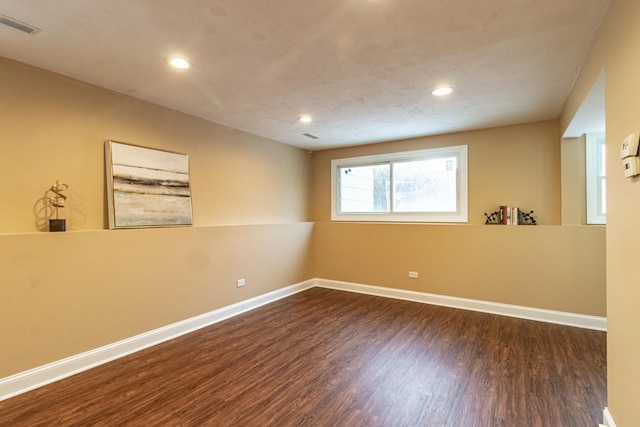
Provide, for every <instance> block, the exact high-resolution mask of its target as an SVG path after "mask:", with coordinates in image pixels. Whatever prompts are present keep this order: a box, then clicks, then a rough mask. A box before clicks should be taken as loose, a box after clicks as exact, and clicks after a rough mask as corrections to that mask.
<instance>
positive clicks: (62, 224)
mask: <svg viewBox="0 0 640 427" xmlns="http://www.w3.org/2000/svg"><path fill="white" fill-rule="evenodd" d="M67 188H69V186H68V185H67V184H60V183H59V182H58V181H56V183H55V184H53V185H52V186H51V188H49V190H48V191H47V193H50V192H51V193H53V195H52V196H50V197H47V200H48V201H49V204H50V205H51V206H53V207H54V209H55V212H56V219H50V220H49V231H66V230H67V222H66V220H65V219H62V218H60V216H59V213H60V212H59V210H60V209H62V208H64V203H65V201H66V200H67V196H65V195H64V194H62V192H63V191H65V190H66V189H67Z"/></svg>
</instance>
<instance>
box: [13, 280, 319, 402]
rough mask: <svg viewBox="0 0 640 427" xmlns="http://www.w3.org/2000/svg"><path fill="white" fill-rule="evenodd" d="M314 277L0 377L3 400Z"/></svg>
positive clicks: (293, 289)
mask: <svg viewBox="0 0 640 427" xmlns="http://www.w3.org/2000/svg"><path fill="white" fill-rule="evenodd" d="M314 284H315V281H314V280H307V281H305V282H301V283H298V284H295V285H291V286H287V287H285V288H281V289H278V290H275V291H273V292H269V293H266V294H263V295H259V296H257V297H254V298H250V299H247V300H244V301H240V302H238V303H236V304H232V305H229V306H226V307H222V308H220V309H218V310H214V311H211V312H209V313H205V314H202V315H200V316H196V317H192V318H190V319H186V320H183V321H181V322H177V323H173V324H171V325H167V326H164V327H161V328H158V329H154V330H152V331H149V332H145V333H143V334H140V335H136V336H133V337H131V338H127V339H124V340H122V341H118V342H115V343H112V344H108V345H105V346H103V347H99V348H96V349H93V350H90V351H87V352H84V353H81V354H77V355H75V356H71V357H68V358H66V359H62V360H58V361H56V362H53V363H49V364H46V365H43V366H39V367H37V368H34V369H30V370H28V371H25V372H20V373H18V374H15V375H12V376H9V377H6V378H2V379H0V402H1V401H3V400H6V399H9V398H11V397H13V396H17V395H19V394H22V393H25V392H27V391H30V390H33V389H36V388H38V387H42V386H44V385H47V384H50V383H53V382H55V381H58V380H61V379H63V378H67V377H70V376H71V375H75V374H77V373H80V372H83V371H86V370H88V369H91V368H94V367H96V366H99V365H102V364H105V363H107V362H111V361H112V360H115V359H118V358H121V357H124V356H127V355H129V354H132V353H135V352H137V351H140V350H144V349H145V348H148V347H152V346H154V345H157V344H160V343H162V342H165V341H168V340H171V339H173V338H177V337H179V336H181V335H185V334H188V333H190V332H193V331H196V330H198V329H201V328H204V327H207V326H210V325H213V324H214V323H218V322H221V321H223V320H226V319H229V318H231V317H233V316H237V315H239V314H242V313H244V312H247V311H249V310H253V309H254V308H258V307H260V306H263V305H265V304H269V303H271V302H274V301H277V300H279V299H282V298H285V297H288V296H290V295H293V294H296V293H298V292H302V291H305V290H307V289H309V288H312V287H313V286H314Z"/></svg>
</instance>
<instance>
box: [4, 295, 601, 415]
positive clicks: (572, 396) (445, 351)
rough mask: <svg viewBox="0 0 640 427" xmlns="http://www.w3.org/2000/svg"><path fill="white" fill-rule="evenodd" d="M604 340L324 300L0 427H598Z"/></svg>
mask: <svg viewBox="0 0 640 427" xmlns="http://www.w3.org/2000/svg"><path fill="white" fill-rule="evenodd" d="M605 406H606V335H605V333H603V332H597V331H590V330H584V329H578V328H571V327H564V326H559V325H552V324H546V323H540V322H534V321H527V320H520V319H513V318H507V317H501V316H496V315H490V314H483V313H475V312H469V311H464V310H456V309H450V308H444V307H437V306H431V305H425V304H419V303H413V302H407V301H398V300H392V299H386V298H379V297H373V296H368V295H359V294H354V293H348V292H340V291H334V290H328V289H321V288H313V289H310V290H308V291H305V292H302V293H299V294H296V295H293V296H291V297H288V298H285V299H282V300H280V301H277V302H274V303H272V304H269V305H266V306H263V307H260V308H258V309H255V310H253V311H251V312H248V313H245V314H243V315H240V316H237V317H234V318H232V319H229V320H226V321H224V322H220V323H218V324H215V325H213V326H210V327H207V328H205V329H202V330H199V331H197V332H194V333H192V334H189V335H186V336H183V337H180V338H177V339H174V340H172V341H169V342H166V343H163V344H160V345H158V346H155V347H153V348H149V349H147V350H143V351H140V352H138V353H135V354H133V355H130V356H128V357H125V358H122V359H119V360H116V361H114V362H111V363H108V364H105V365H102V366H99V367H97V368H94V369H92V370H90V371H87V372H83V373H81V374H78V375H75V376H73V377H70V378H67V379H64V380H61V381H59V382H57V383H54V384H50V385H47V386H44V387H41V388H39V389H37V390H34V391H31V392H28V393H25V394H22V395H20V396H17V397H14V398H12V399H8V400H6V401H4V402H0V425H1V426H30V427H31V426H53V425H64V426H243V427H247V426H349V427H351V426H439V427H440V426H478V427H487V426H491V427H494V426H510V427H511V426H518V427H521V426H544V427H555V426H558V427H560V426H562V427H572V426H576V427H585V426H597V425H598V422H599V421H600V420H601V415H602V409H603V408H604V407H605Z"/></svg>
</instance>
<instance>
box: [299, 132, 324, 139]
mask: <svg viewBox="0 0 640 427" xmlns="http://www.w3.org/2000/svg"><path fill="white" fill-rule="evenodd" d="M303 135H304V136H306V137H307V138H311V139H320V137H319V136H315V135H314V134H312V133H308V132H307V133H303Z"/></svg>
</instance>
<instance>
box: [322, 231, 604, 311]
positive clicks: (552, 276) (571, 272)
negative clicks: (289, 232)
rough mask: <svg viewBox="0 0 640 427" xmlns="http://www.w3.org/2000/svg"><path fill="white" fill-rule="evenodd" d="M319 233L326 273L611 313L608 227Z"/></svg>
mask: <svg viewBox="0 0 640 427" xmlns="http://www.w3.org/2000/svg"><path fill="white" fill-rule="evenodd" d="M315 234H316V239H315V252H316V276H318V277H322V278H324V279H334V280H341V281H347V282H353V283H364V284H368V285H376V286H384V287H390V288H400V289H406V290H411V291H418V292H428V293H434V294H440V295H449V296H455V297H462V298H471V299H478V300H483V301H493V302H498V303H504V304H515V305H522V306H527V307H536V308H543V309H548V310H559V311H565V312H570V313H580V314H587V315H594V316H605V315H606V314H605V287H604V281H605V269H604V263H605V256H604V242H605V232H604V228H603V227H580V226H578V227H564V226H536V227H527V226H519V227H515V226H499V225H495V226H488V225H466V226H465V225H463V226H460V225H417V224H364V223H335V222H334V223H330V222H323V223H316V230H315ZM409 271H416V272H418V273H419V278H418V279H410V278H409V277H408V276H409Z"/></svg>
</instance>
